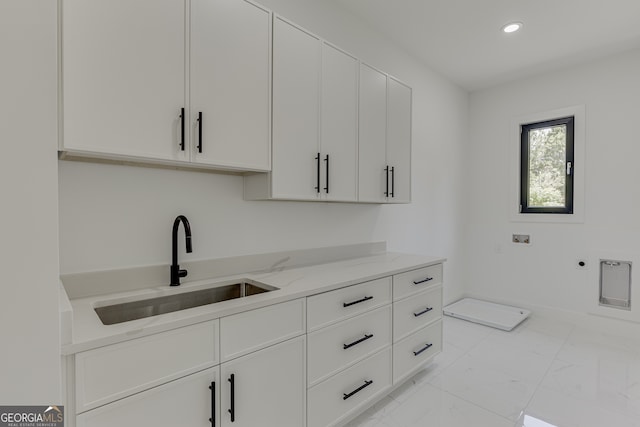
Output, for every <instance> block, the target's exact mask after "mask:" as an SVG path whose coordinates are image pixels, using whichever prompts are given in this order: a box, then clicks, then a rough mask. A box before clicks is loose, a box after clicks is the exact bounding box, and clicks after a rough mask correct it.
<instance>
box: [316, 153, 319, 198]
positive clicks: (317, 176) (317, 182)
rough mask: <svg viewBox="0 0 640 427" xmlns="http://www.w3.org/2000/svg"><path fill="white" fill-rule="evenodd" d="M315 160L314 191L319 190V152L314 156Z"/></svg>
mask: <svg viewBox="0 0 640 427" xmlns="http://www.w3.org/2000/svg"><path fill="white" fill-rule="evenodd" d="M315 160H316V186H315V189H316V193H319V192H320V153H318V155H317V156H316V157H315Z"/></svg>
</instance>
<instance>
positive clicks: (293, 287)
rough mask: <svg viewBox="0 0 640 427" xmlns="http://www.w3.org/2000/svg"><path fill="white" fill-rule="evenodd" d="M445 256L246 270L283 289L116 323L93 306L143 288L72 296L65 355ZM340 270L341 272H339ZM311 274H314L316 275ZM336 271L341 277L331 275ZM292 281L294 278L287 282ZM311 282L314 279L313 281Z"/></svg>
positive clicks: (376, 257)
mask: <svg viewBox="0 0 640 427" xmlns="http://www.w3.org/2000/svg"><path fill="white" fill-rule="evenodd" d="M445 261H446V258H442V257H433V256H427V255H413V254H402V253H391V252H387V253H384V254H380V255H372V256H366V257H361V258H356V259H350V260H345V261H337V262H329V263H325V264H316V265H311V266H305V267H300V268H291V269H287V270H283V271H279V272H271V273H257V274H246V275H241V277H242V278H248V279H252V280H256V281H259V282H262V283H266V284H268V285H272V286H276V287H278V288H280V289H279V290H278V291H272V292H269V293H265V294H259V295H253V296H251V297H246V298H251V300H247V299H245V298H243V299H241V300H231V301H224V302H220V303H216V304H213V305H214V306H215V307H212V306H211V305H209V306H207V305H205V306H200V307H195V308H191V309H188V310H182V311H178V312H173V313H167V314H163V315H159V316H152V317H149V318H145V319H138V320H132V321H129V322H124V323H120V324H117V325H110V326H106V325H103V324H102V323H101V322H100V321H99V320H98V317H97V315H96V314H95V311H94V310H93V307H94V305H95V304H96V302H97V301H101V300H102V301H104V300H110V299H115V298H123V297H126V296H127V295H131V294H139V293H140V291H134V292H127V293H122V292H121V293H117V294H114V295H102V296H96V297H89V298H80V299H77V300H72V301H71V306H72V307H73V309H74V310H73V317H72V319H73V320H72V322H73V333H74V336H73V340H72V342H70V343H67V344H62V345H61V354H62V355H63V356H69V355H73V354H75V353H80V352H83V351H87V350H92V349H95V348H99V347H103V346H106V345H112V344H117V343H120V342H125V341H129V340H132V339H136V338H141V337H145V336H149V335H154V334H158V333H161V332H166V331H169V330H173V329H179V328H182V327H186V326H190V325H194V324H197V323H202V322H207V321H211V320H216V319H220V318H222V317H226V316H231V315H234V314H238V313H242V312H245V311H249V310H255V309H259V308H262V307H266V306H269V305H274V304H279V303H283V302H287V301H291V300H294V299H298V298H305V297H309V296H312V295H316V294H321V293H324V292H329V291H332V290H335V289H339V288H343V287H346V286H351V285H355V284H359V283H364V282H368V281H372V280H376V279H379V278H381V277H387V276H392V275H394V274H398V273H402V272H406V271H411V270H415V269H420V268H424V267H428V266H431V265H436V264H441V263H444V262H445ZM363 264H364V265H366V266H375V267H373V268H371V270H372V272H371V273H369V274H359V273H353V272H351V271H350V270H357V269H358V268H361V267H360V266H361V265H363ZM369 268H370V267H369ZM340 269H342V270H344V272H340ZM335 270H338V271H337V272H336V271H335ZM323 274H324V275H326V276H328V277H329V280H328V281H327V282H326V283H324V282H323V283H322V284H320V285H318V284H314V283H313V281H314V280H313V279H314V278H315V277H316V276H318V275H323ZM308 276H312V277H311V278H310V277H308ZM331 276H336V277H335V278H331ZM341 276H342V277H341ZM238 277H239V276H237V275H236V276H233V277H229V278H222V279H223V280H218V279H216V282H221V281H226V280H237V278H238ZM292 278H293V279H292ZM225 279H226V280H225ZM287 280H288V281H289V283H287ZM308 282H312V283H311V284H309V283H308ZM196 285H197V284H196ZM185 288H186V287H185ZM162 290H163V291H166V289H165V288H162ZM148 291H149V292H153V291H154V289H149V290H148ZM280 291H281V292H280Z"/></svg>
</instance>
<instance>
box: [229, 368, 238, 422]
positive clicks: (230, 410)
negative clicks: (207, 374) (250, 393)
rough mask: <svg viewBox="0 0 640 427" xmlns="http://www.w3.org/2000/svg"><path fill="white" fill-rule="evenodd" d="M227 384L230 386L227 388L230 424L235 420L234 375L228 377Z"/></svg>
mask: <svg viewBox="0 0 640 427" xmlns="http://www.w3.org/2000/svg"><path fill="white" fill-rule="evenodd" d="M228 381H229V383H230V384H231V385H230V386H229V389H230V391H231V394H230V398H231V408H229V413H230V414H231V422H234V421H235V420H236V387H235V385H236V384H235V375H234V374H231V376H230V377H229V380H228Z"/></svg>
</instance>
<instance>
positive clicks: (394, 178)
mask: <svg viewBox="0 0 640 427" xmlns="http://www.w3.org/2000/svg"><path fill="white" fill-rule="evenodd" d="M395 170H396V168H394V167H393V166H392V167H391V197H395V196H394V192H395V188H396V184H395V181H396V171H395Z"/></svg>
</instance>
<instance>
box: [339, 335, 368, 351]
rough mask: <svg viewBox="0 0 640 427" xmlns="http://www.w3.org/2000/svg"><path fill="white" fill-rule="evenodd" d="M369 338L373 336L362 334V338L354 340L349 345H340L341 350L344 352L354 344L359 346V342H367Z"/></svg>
mask: <svg viewBox="0 0 640 427" xmlns="http://www.w3.org/2000/svg"><path fill="white" fill-rule="evenodd" d="M369 338H373V334H364V337H362V338H360V339H359V340H356V341H354V342H352V343H349V344H342V348H343V350H346V349H348V348H351V347H353V346H354V345H356V344H360V343H361V342H363V341H366V340H368V339H369Z"/></svg>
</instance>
